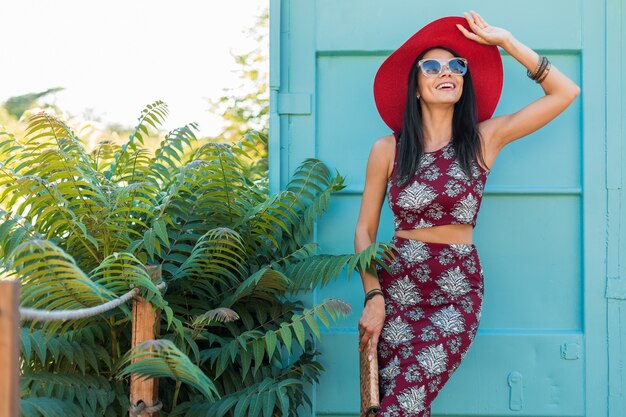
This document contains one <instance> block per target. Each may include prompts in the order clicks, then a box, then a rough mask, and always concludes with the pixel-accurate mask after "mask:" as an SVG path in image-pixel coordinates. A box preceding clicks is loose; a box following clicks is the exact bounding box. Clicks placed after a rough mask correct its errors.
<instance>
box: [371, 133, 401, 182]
mask: <svg viewBox="0 0 626 417" xmlns="http://www.w3.org/2000/svg"><path fill="white" fill-rule="evenodd" d="M395 155H396V138H394V136H393V134H390V135H385V136H381V137H379V138H378V139H376V141H374V144H373V145H372V150H371V152H370V164H375V165H376V166H377V168H378V170H379V171H382V172H386V174H387V175H386V176H387V178H388V177H389V175H391V170H392V168H393V160H394V158H395Z"/></svg>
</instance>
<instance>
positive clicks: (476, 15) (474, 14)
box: [472, 10, 489, 29]
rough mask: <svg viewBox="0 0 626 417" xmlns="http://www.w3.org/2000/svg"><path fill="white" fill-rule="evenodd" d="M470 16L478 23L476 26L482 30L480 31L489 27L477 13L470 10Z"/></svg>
mask: <svg viewBox="0 0 626 417" xmlns="http://www.w3.org/2000/svg"><path fill="white" fill-rule="evenodd" d="M472 16H473V17H474V20H475V21H476V23H478V25H479V26H480V27H481V28H482V29H486V28H487V27H488V26H489V25H488V24H487V22H485V19H483V17H482V16H481V15H479V14H478V13H476V12H475V11H473V10H472Z"/></svg>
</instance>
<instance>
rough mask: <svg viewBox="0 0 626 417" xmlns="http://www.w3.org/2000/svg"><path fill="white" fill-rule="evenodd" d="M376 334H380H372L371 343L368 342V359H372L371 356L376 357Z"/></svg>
mask: <svg viewBox="0 0 626 417" xmlns="http://www.w3.org/2000/svg"><path fill="white" fill-rule="evenodd" d="M378 336H380V332H378V333H377V334H374V335H373V336H372V343H371V344H370V353H369V356H368V358H369V360H372V358H375V357H376V347H377V346H378Z"/></svg>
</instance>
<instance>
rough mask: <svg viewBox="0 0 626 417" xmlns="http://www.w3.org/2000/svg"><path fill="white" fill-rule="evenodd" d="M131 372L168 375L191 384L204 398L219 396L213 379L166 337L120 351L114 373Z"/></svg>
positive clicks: (143, 374)
mask: <svg viewBox="0 0 626 417" xmlns="http://www.w3.org/2000/svg"><path fill="white" fill-rule="evenodd" d="M122 367H123V368H122ZM131 374H135V375H138V376H139V377H141V378H159V377H165V378H172V379H174V380H176V381H181V382H184V383H186V384H188V385H190V386H192V387H194V388H195V389H197V390H198V391H199V392H201V393H202V394H203V395H204V396H205V398H207V399H208V400H214V399H215V397H218V398H219V393H218V392H217V390H216V388H215V386H214V385H213V382H212V381H211V380H210V379H209V378H208V377H207V376H206V375H205V374H204V373H203V372H202V370H201V369H200V368H198V367H197V366H196V365H194V364H193V363H192V362H191V361H190V360H189V358H188V357H187V355H185V354H184V353H183V352H181V351H180V350H179V349H178V348H177V347H176V346H175V345H174V344H173V343H172V342H171V341H169V340H164V339H158V340H149V341H147V342H144V343H141V344H139V345H137V346H135V347H134V348H133V349H132V350H130V351H129V352H128V353H127V354H126V355H124V357H123V358H122V360H121V361H120V364H119V372H118V374H117V377H118V378H123V377H125V376H128V375H131Z"/></svg>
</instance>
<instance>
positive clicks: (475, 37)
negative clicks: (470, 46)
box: [456, 25, 486, 44]
mask: <svg viewBox="0 0 626 417" xmlns="http://www.w3.org/2000/svg"><path fill="white" fill-rule="evenodd" d="M456 27H458V28H459V30H460V31H461V32H463V34H464V35H465V37H467V38H468V39H471V40H473V41H476V42H478V43H483V44H484V43H486V42H485V41H484V40H483V38H481V37H480V36H478V35H477V34H475V33H472V32H470V31H468V30H467V29H465V28H464V27H463V26H461V25H456Z"/></svg>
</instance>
